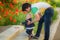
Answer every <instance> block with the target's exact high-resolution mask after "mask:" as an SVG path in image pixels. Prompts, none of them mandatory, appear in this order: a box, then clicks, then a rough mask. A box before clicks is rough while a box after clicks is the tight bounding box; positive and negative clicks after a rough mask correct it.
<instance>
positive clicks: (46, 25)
mask: <svg viewBox="0 0 60 40" xmlns="http://www.w3.org/2000/svg"><path fill="white" fill-rule="evenodd" d="M53 14H54V10H53V8H48V9H46V10H45V14H44V16H42V17H41V18H40V21H39V23H38V29H37V32H36V35H35V36H36V37H39V36H40V32H41V29H42V24H43V23H44V31H45V36H44V37H45V38H44V40H49V35H50V24H51V18H52V16H53Z"/></svg>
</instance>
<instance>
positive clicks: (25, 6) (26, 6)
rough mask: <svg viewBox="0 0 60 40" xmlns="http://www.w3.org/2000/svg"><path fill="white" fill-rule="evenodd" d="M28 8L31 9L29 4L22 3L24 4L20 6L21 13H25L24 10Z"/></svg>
mask: <svg viewBox="0 0 60 40" xmlns="http://www.w3.org/2000/svg"><path fill="white" fill-rule="evenodd" d="M28 7H30V8H31V4H29V3H24V4H23V5H22V11H26V8H28Z"/></svg>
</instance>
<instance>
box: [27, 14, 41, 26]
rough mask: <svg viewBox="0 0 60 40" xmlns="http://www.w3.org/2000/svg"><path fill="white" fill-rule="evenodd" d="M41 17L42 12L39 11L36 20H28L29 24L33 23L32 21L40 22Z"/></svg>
mask: <svg viewBox="0 0 60 40" xmlns="http://www.w3.org/2000/svg"><path fill="white" fill-rule="evenodd" d="M40 18H41V15H40V13H37V14H36V15H35V18H34V20H33V21H32V22H30V21H28V25H29V24H31V23H34V22H38V21H39V20H40Z"/></svg>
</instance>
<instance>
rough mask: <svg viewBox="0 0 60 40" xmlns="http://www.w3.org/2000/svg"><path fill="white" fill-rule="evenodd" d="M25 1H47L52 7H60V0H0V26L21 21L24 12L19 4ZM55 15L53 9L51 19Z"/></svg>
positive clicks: (24, 14)
mask: <svg viewBox="0 0 60 40" xmlns="http://www.w3.org/2000/svg"><path fill="white" fill-rule="evenodd" d="M25 2H28V3H30V4H33V3H37V2H47V3H49V4H51V5H52V6H53V8H54V9H55V8H56V7H60V0H0V26H6V25H19V24H20V23H21V22H22V21H24V20H25V16H26V13H23V12H22V10H21V6H22V4H23V3H25ZM56 16H57V11H56V10H55V14H54V17H53V18H52V20H55V19H56ZM33 18H34V15H33Z"/></svg>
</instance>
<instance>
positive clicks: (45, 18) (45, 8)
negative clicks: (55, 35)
mask: <svg viewBox="0 0 60 40" xmlns="http://www.w3.org/2000/svg"><path fill="white" fill-rule="evenodd" d="M22 11H24V12H26V13H29V12H30V11H31V12H32V13H33V14H35V18H34V20H33V21H32V22H30V21H29V22H28V25H29V24H31V23H34V22H39V23H38V29H37V32H36V35H35V36H34V37H33V38H35V39H38V38H39V36H40V33H41V29H42V24H43V22H44V26H45V27H44V29H45V36H44V37H45V38H44V40H49V33H50V24H51V18H52V16H53V14H54V10H53V8H52V6H51V5H49V4H48V3H45V2H38V3H35V4H32V5H31V4H29V3H24V4H23V5H22Z"/></svg>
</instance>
